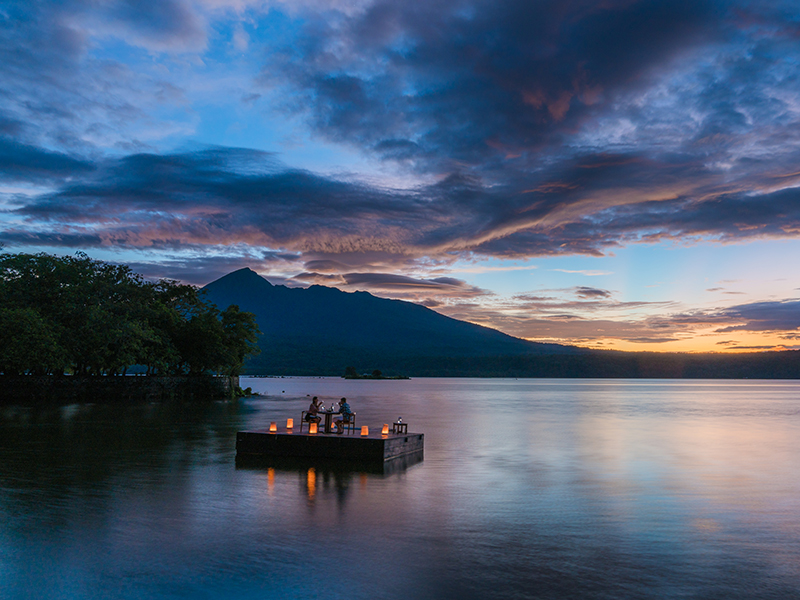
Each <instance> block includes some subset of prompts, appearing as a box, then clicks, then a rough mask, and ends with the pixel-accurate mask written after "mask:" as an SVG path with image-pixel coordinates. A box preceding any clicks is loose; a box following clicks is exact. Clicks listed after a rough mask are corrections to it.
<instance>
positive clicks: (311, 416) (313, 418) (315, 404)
mask: <svg viewBox="0 0 800 600" xmlns="http://www.w3.org/2000/svg"><path fill="white" fill-rule="evenodd" d="M320 408H321V406H320V403H319V398H317V397H316V396H314V398H312V400H311V405H310V406H309V407H308V410H307V411H306V421H308V422H309V423H319V422H320V421H321V420H322V417H320V416H319V414H318V413H319V409H320Z"/></svg>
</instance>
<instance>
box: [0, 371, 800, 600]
mask: <svg viewBox="0 0 800 600" xmlns="http://www.w3.org/2000/svg"><path fill="white" fill-rule="evenodd" d="M242 383H243V385H244V386H247V385H251V386H252V387H253V388H254V389H255V390H258V391H262V392H266V393H267V394H269V395H268V396H267V397H266V398H260V399H253V400H246V401H242V402H239V403H231V404H226V403H215V404H208V405H203V406H199V407H198V406H186V405H173V404H142V405H135V406H126V407H118V406H114V405H112V404H107V403H98V404H93V405H71V406H61V407H48V408H41V407H39V408H23V407H0V598H3V599H17V598H37V599H38V598H43V599H53V600H55V599H62V598H81V599H83V598H86V599H95V598H98V599H99V598H103V599H106V598H120V599H126V598H137V599H139V598H148V599H149V598H153V599H162V598H192V599H203V598H236V599H238V600H244V599H250V598H259V599H265V598H389V599H394V598H398V599H400V598H402V599H415V598H421V599H426V598H434V599H438V598H443V599H449V598H453V599H470V598H581V599H584V598H588V599H593V598H609V599H616V598H637V599H638V598H681V599H684V598H719V599H723V598H724V599H730V598H780V599H784V598H790V599H791V598H800V382H742V381H736V382H711V381H642V380H639V381H617V380H602V381H601V380H581V381H576V380H519V381H517V380H483V379H480V380H478V379H472V380H471V379H455V380H450V379H417V380H411V381H344V380H342V379H307V378H298V379H252V380H246V381H243V382H242ZM307 394H316V395H319V396H322V397H324V398H325V399H326V400H327V401H330V400H333V399H336V398H338V397H339V396H347V397H348V399H349V400H350V403H351V406H352V407H353V409H354V410H356V411H357V413H358V419H359V424H370V425H374V426H379V425H380V424H381V423H385V422H388V423H391V422H392V421H393V420H394V419H396V417H398V416H402V417H403V420H404V421H407V422H408V423H410V431H414V432H422V433H425V460H424V461H423V462H421V463H419V464H416V465H413V466H410V467H408V468H406V469H401V470H399V471H398V472H395V473H390V474H373V473H360V472H334V471H330V470H329V469H327V468H325V467H319V468H316V469H313V470H308V469H299V468H298V469H295V470H292V469H288V468H284V469H267V468H238V469H237V468H236V466H235V461H234V456H235V437H236V432H237V431H238V430H240V429H253V428H263V427H266V426H267V425H268V424H269V422H270V421H273V420H276V421H279V422H281V421H282V422H283V423H285V419H286V417H294V418H295V419H297V418H298V417H299V415H300V411H301V410H303V409H304V408H305V407H306V406H307V404H308V398H307V397H306V395H307Z"/></svg>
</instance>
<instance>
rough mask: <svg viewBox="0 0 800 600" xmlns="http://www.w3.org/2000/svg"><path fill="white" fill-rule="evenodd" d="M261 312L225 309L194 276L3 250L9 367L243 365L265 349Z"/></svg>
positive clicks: (2, 320)
mask: <svg viewBox="0 0 800 600" xmlns="http://www.w3.org/2000/svg"><path fill="white" fill-rule="evenodd" d="M259 333H260V332H259V330H258V326H257V324H256V321H255V315H253V314H252V313H248V312H242V311H240V310H239V307H238V306H235V305H231V306H229V307H228V308H226V309H225V310H224V311H220V310H219V309H218V308H217V307H216V306H214V305H213V304H211V303H209V302H207V301H205V300H204V298H203V295H202V293H201V292H199V291H198V290H197V288H195V287H194V286H190V285H184V284H181V283H178V282H176V281H172V280H169V279H162V280H160V281H158V282H149V281H146V280H145V279H144V278H143V277H142V276H141V275H139V274H137V273H134V272H133V271H132V270H131V269H130V268H129V267H127V266H125V265H115V264H110V263H105V262H101V261H97V260H93V259H91V258H89V257H88V256H87V255H86V254H83V253H77V254H76V255H75V256H65V257H59V256H52V255H48V254H0V371H2V372H3V373H5V374H16V375H19V374H28V373H30V374H62V373H71V374H76V375H118V374H124V373H125V372H127V370H128V369H129V368H130V367H131V366H132V365H140V366H143V367H145V368H146V372H147V374H150V375H178V374H190V375H200V374H206V373H219V374H224V375H238V374H239V372H240V371H241V369H242V366H243V364H244V361H245V359H246V358H247V357H248V356H250V355H252V354H257V353H258V352H259V350H258V347H257V345H256V341H257V336H258V334H259Z"/></svg>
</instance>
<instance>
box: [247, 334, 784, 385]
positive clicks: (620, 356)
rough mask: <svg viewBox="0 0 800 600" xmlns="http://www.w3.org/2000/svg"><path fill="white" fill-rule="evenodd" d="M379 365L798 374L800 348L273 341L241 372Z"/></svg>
mask: <svg viewBox="0 0 800 600" xmlns="http://www.w3.org/2000/svg"><path fill="white" fill-rule="evenodd" d="M342 365H357V366H356V367H354V369H353V370H354V371H356V372H367V373H369V372H371V370H372V369H374V368H375V367H379V368H380V369H381V371H382V373H383V374H384V375H389V376H392V375H400V374H403V375H408V376H411V377H571V378H572V377H584V378H652V379H673V378H686V379H800V351H798V350H787V351H781V352H748V353H741V354H722V353H719V354H688V353H660V352H619V351H613V350H585V351H583V352H580V353H575V354H572V355H567V354H535V355H528V356H524V355H523V356H472V357H464V356H461V357H446V356H409V355H407V354H406V355H400V354H398V353H392V352H390V351H383V352H375V351H365V350H363V349H359V348H353V347H351V348H337V347H315V348H314V349H313V351H312V349H309V348H306V347H296V346H292V345H291V344H289V343H285V344H274V345H271V346H270V347H269V348H268V349H267V350H266V351H265V354H264V355H261V356H258V357H254V358H253V359H250V360H248V361H247V363H246V364H245V368H244V371H243V372H244V373H249V374H270V375H337V376H340V375H341V374H342V371H343V367H342Z"/></svg>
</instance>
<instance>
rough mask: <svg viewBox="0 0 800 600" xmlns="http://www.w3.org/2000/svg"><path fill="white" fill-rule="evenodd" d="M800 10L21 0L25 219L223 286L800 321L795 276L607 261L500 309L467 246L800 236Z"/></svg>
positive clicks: (4, 71)
mask: <svg viewBox="0 0 800 600" xmlns="http://www.w3.org/2000/svg"><path fill="white" fill-rule="evenodd" d="M798 23H800V10H798V7H797V5H796V3H792V2H781V1H778V0H775V1H769V2H759V3H754V2H750V1H748V0H725V1H723V0H603V1H585V0H560V1H556V0H541V1H538V2H530V1H527V0H502V1H497V0H494V1H489V0H444V1H442V2H428V3H409V2H401V1H400V0H352V1H351V0H332V1H328V2H326V1H323V0H302V1H298V2H288V1H283V0H271V1H267V2H259V1H256V0H235V1H233V2H222V1H221V0H164V1H162V2H156V3H141V2H134V1H131V0H114V1H113V2H100V3H98V2H90V1H88V0H65V1H55V0H54V1H52V2H50V1H46V0H34V1H31V2H27V3H20V2H13V3H6V4H4V5H3V6H2V7H0V243H2V244H4V245H5V248H6V249H8V250H12V251H17V250H34V251H35V250H37V249H42V248H46V249H48V250H53V249H56V250H57V249H62V250H64V251H72V250H74V249H81V250H87V251H91V250H93V249H96V250H102V252H104V253H106V254H107V255H115V254H114V253H117V254H116V255H119V256H123V255H124V256H125V257H126V260H129V259H130V257H133V260H132V262H135V263H136V264H137V265H138V266H140V267H141V268H142V269H143V270H144V271H146V273H147V274H148V276H160V275H161V274H164V275H169V273H170V271H171V272H172V273H173V275H172V276H175V277H181V278H182V279H185V280H187V281H192V282H199V283H205V282H207V281H209V280H210V279H212V278H213V277H215V276H217V275H219V274H223V273H224V272H225V271H226V270H227V269H233V268H238V267H240V266H251V267H253V268H255V269H257V270H258V271H259V272H263V273H267V274H269V276H270V278H271V280H273V281H275V282H281V283H286V284H287V285H309V284H313V283H321V284H325V285H336V286H338V287H341V288H342V289H347V290H352V289H367V290H370V291H374V292H375V293H379V294H383V295H387V296H392V297H402V298H407V299H412V300H414V301H418V302H424V303H427V305H429V306H436V307H437V310H441V311H442V312H447V313H448V314H452V315H459V316H461V317H463V318H468V319H469V320H473V321H477V322H483V323H486V324H492V325H494V326H501V325H502V328H503V329H504V331H508V332H510V333H516V334H518V335H524V336H525V337H536V336H538V335H540V334H542V335H543V334H544V333H547V334H548V335H550V334H552V335H554V336H556V337H557V335H556V333H557V332H556V331H555V330H554V329H552V328H553V327H556V326H557V327H558V328H561V329H559V330H558V331H560V332H561V333H560V334H559V335H564V336H567V337H568V338H569V339H571V340H578V339H581V340H594V339H600V337H601V336H600V334H597V335H595V334H587V333H586V332H587V331H588V329H587V324H589V323H595V324H596V325H597V327H595V330H597V331H602V332H605V333H604V335H606V336H607V337H608V338H612V337H614V336H616V338H615V339H625V340H627V341H629V342H631V343H640V344H641V343H655V342H658V343H661V342H663V341H665V340H676V339H680V338H681V336H684V335H687V336H688V335H691V334H692V332H697V331H700V330H701V329H702V328H706V329H707V330H708V331H709V332H710V331H712V330H716V331H717V334H719V335H722V334H725V333H728V334H730V335H726V336H725V337H726V339H727V338H733V337H736V338H737V339H740V336H741V335H746V334H747V333H748V332H753V333H756V332H762V333H764V332H773V331H774V332H779V333H780V332H782V333H780V335H789V334H791V332H793V331H795V330H796V328H797V325H796V321H793V320H792V319H794V318H795V314H794V312H793V311H794V308H793V305H792V302H794V301H786V302H778V301H771V302H762V303H757V302H751V303H748V304H740V305H739V306H736V307H728V308H725V307H724V306H723V305H722V303H721V304H720V307H718V308H714V309H709V308H708V306H705V307H703V308H697V306H694V307H692V306H684V305H682V306H681V307H680V308H677V303H671V302H673V301H668V300H663V299H659V300H658V301H654V302H644V301H639V298H637V297H628V298H624V299H623V298H622V297H620V294H619V292H617V291H615V290H619V289H623V288H622V287H621V285H619V284H617V283H612V282H609V281H607V280H606V279H604V278H607V277H612V276H613V275H614V273H613V272H612V270H609V269H608V268H607V267H608V265H607V264H603V265H599V264H598V265H597V266H598V267H601V268H596V269H590V268H583V266H584V265H583V264H577V263H575V264H571V263H564V262H561V263H557V264H559V266H561V267H566V268H559V269H553V268H542V269H540V270H539V271H538V273H539V274H540V276H541V277H544V275H545V274H546V273H550V277H558V278H560V279H562V280H564V281H558V282H555V281H551V282H550V283H549V284H548V285H549V286H550V287H554V286H562V285H563V289H561V290H560V291H557V292H547V293H544V292H543V293H542V295H541V298H538V299H537V297H536V296H537V294H538V293H539V292H537V293H534V294H531V295H529V297H527V298H523V297H521V296H517V297H514V298H508V297H506V298H505V300H506V301H507V303H506V305H505V306H502V307H501V308H500V304H502V302H503V301H504V300H503V299H502V298H497V297H496V294H493V293H492V292H489V291H488V289H487V287H488V286H484V284H483V282H482V281H483V280H481V283H480V285H478V284H476V283H474V282H475V281H477V280H478V279H477V273H478V271H474V272H472V273H471V275H475V276H476V278H473V279H470V280H469V281H464V280H461V279H455V278H453V277H452V275H453V274H454V273H455V274H458V272H455V271H448V270H447V269H448V267H452V266H454V265H456V264H457V265H458V268H459V270H460V272H463V273H465V275H464V276H465V277H466V276H467V275H466V273H467V271H466V268H465V267H464V265H467V264H470V263H471V264H475V263H476V262H479V261H484V260H485V261H490V262H492V263H493V264H492V266H491V269H490V270H493V271H494V273H495V274H497V273H501V272H502V269H504V268H508V269H517V268H525V269H529V268H531V267H528V266H523V267H518V266H513V267H509V266H508V264H509V262H511V261H516V260H520V261H523V262H525V261H530V260H531V259H533V258H538V259H542V260H544V259H545V258H548V257H565V258H566V257H570V256H575V255H583V256H589V257H607V256H609V255H611V254H612V253H614V252H617V251H619V250H621V249H623V248H630V247H632V246H634V245H637V244H657V243H665V242H668V243H675V244H677V245H692V244H695V243H697V242H703V243H709V242H710V243H713V244H717V245H721V244H736V243H741V242H745V241H754V240H771V239H783V240H787V239H789V240H791V239H797V238H798V234H799V233H800V171H798V167H797V165H798V164H800V78H798V76H797V64H798V63H800V46H799V45H798V44H797V39H798ZM237 146H240V147H237ZM592 260H594V259H592ZM553 262H554V263H555V262H556V261H555V260H554V261H553ZM593 264H597V263H593ZM542 266H543V267H544V265H542ZM552 266H555V265H554V264H549V265H547V267H552ZM490 270H486V271H481V273H489V272H490ZM509 272H510V271H509ZM554 273H557V274H554ZM585 276H593V277H597V278H598V279H595V280H593V283H594V282H597V285H592V286H581V285H576V283H579V282H580V279H579V278H580V277H585ZM487 277H488V276H487ZM567 280H569V282H568V283H565V281H567ZM709 281H717V282H718V283H717V284H715V285H717V286H719V285H724V284H726V283H730V282H726V281H723V280H722V278H721V277H714V276H713V275H711V276H710V278H709ZM698 285H699V286H702V289H707V290H708V291H711V292H719V294H718V295H717V296H715V297H717V298H720V299H725V298H727V299H728V300H731V298H730V296H733V295H738V296H741V297H742V302H744V301H749V300H753V299H754V298H753V297H752V296H749V297H746V298H745V296H744V294H745V292H743V290H742V288H743V284H739V285H737V287H736V288H734V289H731V290H727V289H723V288H721V287H709V286H710V285H713V284H711V283H709V282H708V281H707V282H703V283H702V284H698ZM531 288H532V286H528V285H525V286H522V285H520V286H517V287H515V288H514V291H513V292H510V294H514V293H517V292H519V291H520V290H526V289H531ZM548 294H550V295H549V296H548ZM785 295H786V294H785V293H781V294H775V295H769V294H765V295H764V296H762V298H772V299H774V298H781V297H785ZM642 297H644V296H642ZM647 297H648V298H655V296H647ZM493 302H494V303H495V304H492V303H493ZM675 302H677V301H675ZM498 303H499V304H498ZM637 311H638V312H637ZM648 311H649V312H648ZM657 311H662V313H661V314H660V316H658V317H655V316H653V315H654V314H655V312H657ZM663 311H672V312H668V313H664V312H663ZM615 319H616V320H615ZM613 323H616V325H614V324H613ZM548 327H550V329H548ZM581 328H582V329H581ZM579 330H582V331H583V332H584V333H583V334H579ZM702 331H706V330H705V329H703V330H702ZM734 334H735V335H734ZM581 335H582V337H581ZM704 335H705V333H704ZM709 335H710V333H709ZM776 335H778V334H777V333H776ZM717 341H718V340H716V339H714V340H713V341H711V342H709V343H710V344H716V342H717ZM732 341H733V340H732ZM748 345H755V341H754V342H753V343H752V344H751V343H748ZM720 346H723V347H725V348H728V347H734V346H737V343H736V342H734V343H732V344H730V345H726V344H720ZM738 346H741V344H738Z"/></svg>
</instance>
